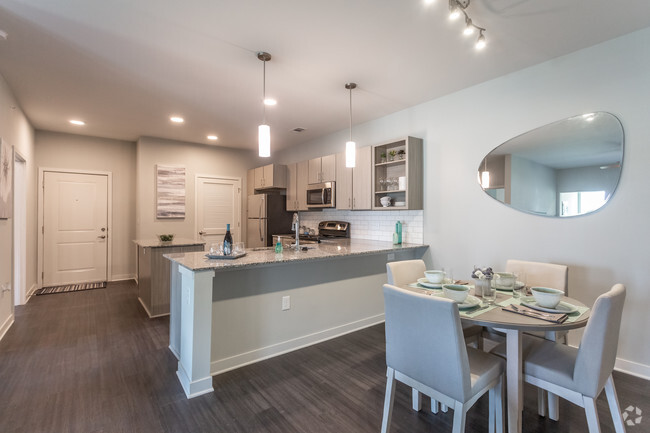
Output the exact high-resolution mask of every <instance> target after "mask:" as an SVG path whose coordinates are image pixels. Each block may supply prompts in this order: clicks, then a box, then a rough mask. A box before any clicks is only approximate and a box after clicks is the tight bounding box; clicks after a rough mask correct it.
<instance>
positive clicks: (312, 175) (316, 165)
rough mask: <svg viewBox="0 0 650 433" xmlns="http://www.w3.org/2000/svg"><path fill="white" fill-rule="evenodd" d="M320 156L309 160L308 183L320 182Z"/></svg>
mask: <svg viewBox="0 0 650 433" xmlns="http://www.w3.org/2000/svg"><path fill="white" fill-rule="evenodd" d="M320 163H321V158H314V159H310V160H309V175H308V182H309V183H321V182H322V180H321V167H320Z"/></svg>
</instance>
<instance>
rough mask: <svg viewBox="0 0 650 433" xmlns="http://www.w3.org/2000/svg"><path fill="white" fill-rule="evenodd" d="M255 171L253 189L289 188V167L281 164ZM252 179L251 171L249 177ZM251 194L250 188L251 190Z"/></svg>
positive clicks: (266, 166)
mask: <svg viewBox="0 0 650 433" xmlns="http://www.w3.org/2000/svg"><path fill="white" fill-rule="evenodd" d="M252 170H253V178H254V183H253V184H254V187H253V189H271V188H286V187H287V166H286V165H280V164H268V165H265V166H262V167H257V168H254V169H252ZM248 179H250V170H249V176H248ZM249 192H250V188H249Z"/></svg>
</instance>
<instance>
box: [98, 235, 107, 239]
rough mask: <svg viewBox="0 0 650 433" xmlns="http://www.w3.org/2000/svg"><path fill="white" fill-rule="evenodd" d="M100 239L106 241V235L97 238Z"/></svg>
mask: <svg viewBox="0 0 650 433" xmlns="http://www.w3.org/2000/svg"><path fill="white" fill-rule="evenodd" d="M97 237H98V238H99V239H106V235H101V236H97Z"/></svg>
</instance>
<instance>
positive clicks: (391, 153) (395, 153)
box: [388, 150, 397, 158]
mask: <svg viewBox="0 0 650 433" xmlns="http://www.w3.org/2000/svg"><path fill="white" fill-rule="evenodd" d="M388 154H389V155H390V156H392V157H393V158H395V155H397V152H395V151H394V150H391V151H390V152H388Z"/></svg>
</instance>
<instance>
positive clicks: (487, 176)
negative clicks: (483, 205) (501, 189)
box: [481, 158, 490, 189]
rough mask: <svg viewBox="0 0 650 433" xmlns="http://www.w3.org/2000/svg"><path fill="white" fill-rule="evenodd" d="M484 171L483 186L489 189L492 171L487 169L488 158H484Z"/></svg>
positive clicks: (482, 175)
mask: <svg viewBox="0 0 650 433" xmlns="http://www.w3.org/2000/svg"><path fill="white" fill-rule="evenodd" d="M483 162H484V165H483V172H482V173H481V187H482V188H483V189H488V188H489V187H490V172H489V171H488V169H487V158H485V159H484V160H483Z"/></svg>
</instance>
